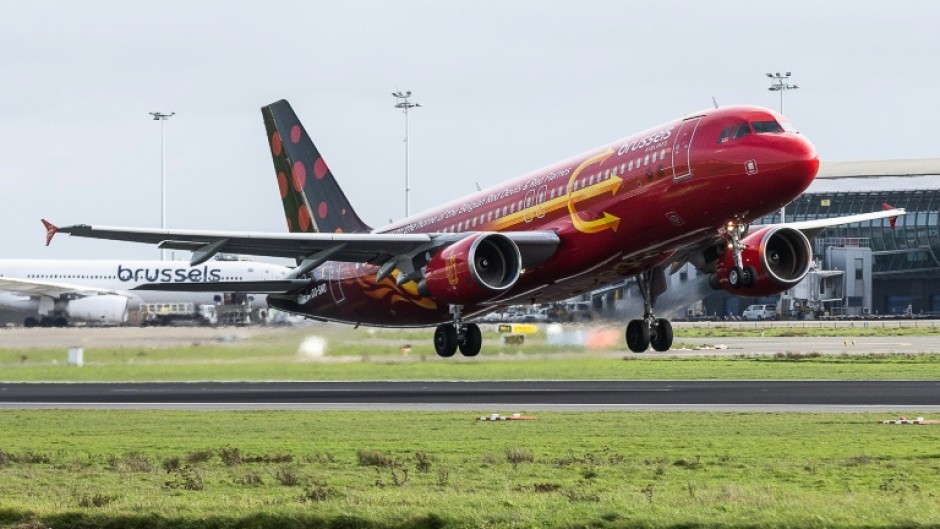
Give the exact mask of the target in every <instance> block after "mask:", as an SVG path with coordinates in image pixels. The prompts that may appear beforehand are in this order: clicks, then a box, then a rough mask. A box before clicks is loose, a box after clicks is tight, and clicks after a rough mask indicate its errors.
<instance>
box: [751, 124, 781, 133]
mask: <svg viewBox="0 0 940 529" xmlns="http://www.w3.org/2000/svg"><path fill="white" fill-rule="evenodd" d="M751 125H753V127H754V133H755V134H768V133H774V132H783V127H781V126H780V124H779V123H777V122H776V121H755V122H754V123H751Z"/></svg>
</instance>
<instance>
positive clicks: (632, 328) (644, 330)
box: [626, 320, 650, 353]
mask: <svg viewBox="0 0 940 529" xmlns="http://www.w3.org/2000/svg"><path fill="white" fill-rule="evenodd" d="M626 338H627V347H629V348H630V350H631V351H633V352H634V353H642V352H643V351H646V350H647V349H649V347H650V327H649V325H647V324H646V322H645V321H643V320H630V323H628V324H627V332H626Z"/></svg>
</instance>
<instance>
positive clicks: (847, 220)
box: [751, 204, 907, 239]
mask: <svg viewBox="0 0 940 529" xmlns="http://www.w3.org/2000/svg"><path fill="white" fill-rule="evenodd" d="M903 215H907V211H905V210H904V209H903V208H892V207H891V206H888V205H887V204H885V209H884V211H875V212H872V213H859V214H858V215H848V216H845V217H832V218H825V219H815V220H804V221H800V222H785V223H781V224H768V225H764V226H754V227H752V228H751V229H760V228H765V227H767V226H773V227H776V226H786V227H788V228H794V229H797V230H800V231H802V232H803V234H804V235H806V236H807V237H809V238H810V239H812V238H813V237H815V236H817V235H819V234H820V233H822V231H823V230H825V229H826V228H830V227H832V226H841V225H843V224H853V223H856V222H865V221H869V220H878V219H884V218H887V219H890V220H891V227H892V228H894V222H895V220H896V219H897V218H898V217H901V216H903Z"/></svg>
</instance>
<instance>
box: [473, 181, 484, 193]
mask: <svg viewBox="0 0 940 529" xmlns="http://www.w3.org/2000/svg"><path fill="white" fill-rule="evenodd" d="M474 185H476V186H477V191H483V189H481V188H480V182H474Z"/></svg>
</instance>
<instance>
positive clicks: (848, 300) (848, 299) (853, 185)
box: [704, 158, 940, 315]
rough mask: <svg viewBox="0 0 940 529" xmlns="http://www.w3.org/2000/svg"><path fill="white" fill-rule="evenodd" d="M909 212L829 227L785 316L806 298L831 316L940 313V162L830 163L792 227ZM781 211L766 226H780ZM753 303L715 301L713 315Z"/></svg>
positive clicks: (787, 299)
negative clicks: (889, 209) (892, 210)
mask: <svg viewBox="0 0 940 529" xmlns="http://www.w3.org/2000/svg"><path fill="white" fill-rule="evenodd" d="M883 204H889V205H891V206H893V207H896V208H904V209H905V210H907V215H906V216H904V217H899V218H898V219H897V221H896V223H895V225H894V226H893V227H892V225H891V222H890V220H889V219H881V220H875V221H867V222H860V223H854V224H849V225H846V226H840V227H836V228H829V229H827V230H826V231H824V232H823V233H821V234H820V235H819V236H817V237H816V239H815V240H814V241H813V247H814V248H813V249H814V252H815V256H816V258H817V259H818V260H819V261H820V262H819V264H820V267H819V268H817V270H816V271H815V272H814V273H812V274H811V275H810V276H808V277H807V280H804V283H810V284H809V285H801V286H802V287H803V288H802V289H801V288H800V287H797V288H795V289H793V291H791V292H788V293H784V295H783V296H780V297H775V298H770V299H768V300H767V301H768V302H773V301H777V300H778V299H779V300H780V302H781V305H782V306H781V311H788V310H789V311H790V312H793V311H794V310H797V311H798V310H799V309H800V308H801V306H803V305H801V301H803V303H806V304H811V303H807V301H806V300H809V301H812V302H815V303H817V304H818V306H817V307H815V310H824V311H825V312H826V313H829V314H834V315H838V314H846V315H866V314H899V313H903V312H905V311H911V312H913V313H914V314H921V313H935V314H940V218H938V211H940V158H930V159H919V160H885V161H869V162H829V163H826V162H823V163H822V165H821V167H820V171H819V175H818V176H817V177H816V180H815V181H814V182H813V184H812V185H810V187H809V189H807V191H806V193H804V194H803V195H802V196H800V197H799V198H797V199H796V200H795V201H794V202H793V203H792V204H790V205H789V206H787V208H786V212H785V214H786V220H787V221H788V222H793V221H802V220H812V219H818V218H826V217H841V216H847V215H853V214H858V213H868V212H872V211H878V210H880V209H881V208H882V205H883ZM780 220H781V219H780V214H779V213H778V214H775V215H772V216H768V217H765V218H763V219H761V220H760V221H759V223H761V224H765V223H774V222H780ZM757 302H759V301H755V300H753V299H748V298H744V299H740V300H738V299H737V298H733V297H731V296H724V295H722V296H714V297H712V298H710V299H709V300H707V301H706V303H705V307H704V309H705V311H706V312H707V313H710V314H740V313H741V310H743V308H744V306H746V305H748V304H750V303H757Z"/></svg>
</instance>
